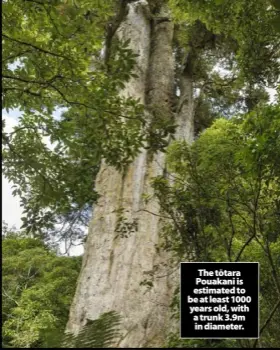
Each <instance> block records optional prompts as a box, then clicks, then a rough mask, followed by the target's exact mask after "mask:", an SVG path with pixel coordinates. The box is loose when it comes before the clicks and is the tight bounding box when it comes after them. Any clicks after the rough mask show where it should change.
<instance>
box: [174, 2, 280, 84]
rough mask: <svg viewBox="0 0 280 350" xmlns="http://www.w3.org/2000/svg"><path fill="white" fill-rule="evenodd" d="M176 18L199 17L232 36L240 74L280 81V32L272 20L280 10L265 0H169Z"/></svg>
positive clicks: (216, 31)
mask: <svg viewBox="0 0 280 350" xmlns="http://www.w3.org/2000/svg"><path fill="white" fill-rule="evenodd" d="M169 3H170V6H171V9H172V11H173V17H174V20H175V21H177V22H179V23H184V22H189V23H194V22H195V21H197V20H199V21H201V22H202V23H203V24H205V25H206V27H207V29H208V30H210V31H211V32H212V33H214V34H215V35H218V36H220V35H222V36H223V37H225V38H226V39H227V40H229V39H230V40H231V42H232V44H234V46H233V47H232V48H234V47H235V55H236V56H235V58H236V61H237V63H238V65H239V69H240V70H241V75H242V76H243V77H244V78H246V79H248V80H250V81H251V82H254V83H257V82H260V81H261V82H262V83H263V84H267V83H268V84H275V85H276V84H277V81H278V80H279V62H277V59H276V58H277V57H279V35H278V32H277V30H276V29H275V27H274V25H273V24H272V22H273V21H277V18H279V17H278V16H279V14H278V11H277V10H276V9H275V8H274V7H272V6H271V4H270V2H269V1H264V0H252V1H248V0H239V1H230V0H225V1H204V0H187V1H185V0H179V1H177V0H176V1H174V0H170V1H169Z"/></svg>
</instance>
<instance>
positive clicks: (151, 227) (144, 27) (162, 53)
mask: <svg viewBox="0 0 280 350" xmlns="http://www.w3.org/2000/svg"><path fill="white" fill-rule="evenodd" d="M147 13H149V10H148V4H147V2H146V1H145V0H140V1H137V2H133V3H130V4H129V11H128V14H127V16H126V18H125V20H124V21H123V23H122V24H121V26H120V28H119V29H118V31H117V35H118V36H119V37H120V38H123V39H128V38H130V39H131V48H132V49H133V50H134V51H135V52H136V53H138V54H139V57H138V59H137V67H136V68H135V69H136V73H137V74H138V76H139V77H138V78H132V79H131V80H130V82H129V83H128V84H127V86H126V88H125V89H124V90H123V91H122V92H121V93H122V94H123V95H124V96H132V97H135V98H140V101H141V102H142V103H143V104H145V106H146V107H147V111H149V106H161V108H162V110H163V111H164V113H165V114H167V115H169V116H170V118H172V117H174V116H172V112H171V108H170V106H171V98H172V91H173V80H174V55H173V53H172V38H173V24H172V22H171V21H169V20H162V21H154V20H151V19H150V18H149V16H147ZM159 15H160V17H161V18H168V16H169V13H168V10H166V9H164V8H162V10H161V13H160V14H159ZM185 83H186V86H185V90H184V91H185V92H184V93H185V94H188V93H189V94H190V96H189V100H188V103H189V102H190V101H191V96H192V91H191V88H189V87H188V86H187V82H185ZM184 104H185V105H187V104H186V100H185V102H184ZM185 108H188V107H185ZM190 114H191V113H190V111H188V117H187V118H188V120H189V121H188V122H186V118H185V119H184V118H183V109H181V112H180V113H179V114H178V121H181V120H182V123H183V125H184V126H182V127H181V129H180V130H181V131H180V135H181V136H182V137H184V130H183V129H184V128H186V127H189V128H190V131H188V130H185V132H186V135H187V138H190V139H191V136H190V135H191V134H192V130H193V129H192V121H191V118H190ZM147 118H152V117H151V116H150V115H149V112H147ZM163 171H164V154H163V153H161V152H158V153H156V154H153V155H151V154H149V151H148V150H147V149H143V150H142V151H141V152H140V153H139V155H138V157H137V158H136V159H135V160H134V162H133V163H132V164H131V165H130V166H129V167H128V169H127V170H126V172H125V173H121V172H118V171H117V170H116V169H114V168H112V167H110V166H107V165H106V164H105V163H103V164H102V166H101V169H100V172H99V174H98V178H97V180H96V190H97V191H98V193H99V194H100V199H99V201H98V203H97V205H96V206H95V210H94V215H93V220H92V222H91V223H90V228H89V233H88V237H87V242H86V247H85V254H84V257H83V265H82V270H81V273H80V277H79V280H78V285H77V290H76V294H75V297H74V301H73V304H72V307H71V310H70V317H69V322H68V325H67V330H68V331H70V332H77V331H78V330H79V329H80V328H81V326H82V325H84V323H85V321H86V319H96V318H98V317H99V316H100V315H101V314H102V313H104V312H107V311H110V310H115V311H118V312H120V314H121V315H122V319H123V322H122V334H123V338H122V340H121V341H120V343H119V344H117V346H118V347H156V346H160V345H162V344H163V340H164V337H165V336H166V334H167V332H168V331H169V330H170V309H169V304H170V301H171V298H172V295H173V291H174V287H175V283H174V278H175V280H176V279H178V271H176V272H175V275H173V276H172V275H170V274H168V271H167V270H166V267H164V265H163V264H162V263H164V262H167V261H168V258H169V257H168V255H167V253H166V252H158V251H157V249H156V247H157V245H158V243H159V240H160V237H159V230H160V227H161V225H162V221H161V220H160V208H159V204H158V203H157V201H156V200H155V199H153V200H151V201H149V202H148V203H147V204H145V202H144V200H143V194H148V195H151V196H152V195H153V190H152V187H151V185H150V182H151V180H152V178H153V177H155V176H158V175H162V174H163ZM120 209H122V213H123V216H124V217H125V219H126V222H127V223H131V224H133V223H135V222H137V229H135V231H134V232H131V233H130V234H129V235H128V237H127V238H122V237H121V236H120V235H117V233H116V232H115V229H116V225H117V223H118V218H119V216H118V215H119V214H118V212H117V211H118V210H120ZM151 271H156V273H155V274H154V275H153V277H152V279H153V287H152V288H151V289H150V290H148V291H147V290H146V288H145V287H144V286H140V283H141V282H142V281H143V280H144V279H145V278H147V276H150V275H149V274H150V272H151Z"/></svg>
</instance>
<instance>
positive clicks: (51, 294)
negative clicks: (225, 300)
mask: <svg viewBox="0 0 280 350" xmlns="http://www.w3.org/2000/svg"><path fill="white" fill-rule="evenodd" d="M132 2H133V1H125V0H122V1H115V0H107V1H99V0H80V1H75V0H63V1H62V0H46V1H42V0H6V1H5V2H3V4H2V8H3V33H2V43H3V58H2V77H3V98H2V100H3V108H4V109H5V111H7V112H9V110H13V109H16V108H18V109H19V110H20V112H21V115H20V117H19V120H18V124H17V126H16V127H15V128H14V130H13V131H12V132H9V133H8V132H6V131H5V120H3V122H2V143H3V147H2V155H3V163H2V164H3V173H4V176H5V177H6V178H7V179H8V180H9V181H10V182H11V183H12V184H13V188H14V192H13V194H14V195H17V196H19V197H20V200H21V206H22V207H23V218H22V221H23V225H22V227H21V228H20V230H18V229H11V228H8V227H7V225H5V223H3V224H2V231H3V233H2V251H3V264H2V272H3V278H2V309H3V311H2V338H3V347H15V348H16V347H18V348H20V347H23V348H24V347H27V348H28V347H34V348H51V347H55V346H58V347H67V346H68V347H109V346H111V345H112V344H116V343H115V342H116V339H118V337H119V333H118V326H119V324H120V322H121V318H120V316H119V315H118V314H117V313H115V312H114V310H112V312H109V313H107V314H104V315H102V316H101V317H100V318H99V319H97V320H93V321H92V322H90V323H88V325H87V326H86V327H84V329H83V330H82V331H81V332H80V334H78V336H77V337H74V336H70V335H66V336H65V335H64V331H65V327H66V324H67V321H68V315H69V309H70V305H71V303H72V299H73V297H74V293H75V290H76V283H77V279H78V276H79V272H80V270H81V268H82V257H73V256H64V255H63V254H61V251H60V247H61V244H62V243H63V242H64V243H65V242H66V246H67V247H68V249H69V247H70V246H71V244H76V243H86V240H87V236H86V235H85V234H84V228H85V227H87V226H88V224H89V221H90V216H91V211H92V208H94V205H95V203H96V201H97V199H98V198H99V194H98V193H97V192H96V191H95V187H94V184H95V179H96V176H97V174H98V171H99V169H100V164H101V161H102V160H105V161H106V162H107V164H109V165H111V166H113V167H115V168H116V169H118V170H119V171H125V170H126V169H127V167H128V165H129V164H130V163H131V162H132V161H133V159H135V157H136V156H137V154H138V153H139V152H140V150H141V149H142V148H143V147H145V148H147V149H148V150H149V152H151V154H153V153H157V152H164V153H165V154H166V169H165V172H164V174H163V176H157V177H155V178H153V182H152V187H153V189H154V195H153V197H155V198H157V200H158V202H159V203H160V207H161V217H162V222H163V229H162V230H161V240H160V242H161V243H160V244H159V246H158V249H161V250H164V251H167V252H169V256H170V260H169V261H168V262H166V263H167V265H168V268H169V269H170V271H172V270H174V269H176V268H177V267H178V264H179V262H180V261H190V260H191V261H216V262H222V261H231V262H234V261H235V262H237V261H258V262H260V269H261V271H260V274H261V280H260V334H261V336H260V339H259V340H248V339H239V340H182V339H180V336H179V333H176V332H171V331H170V332H169V333H168V334H165V342H163V343H162V344H161V347H185V348H188V347H190V348H192V347H198V348H204V347H210V348H215V347H221V348H231V347H244V348H261V347H267V348H278V347H280V333H279V324H280V88H279V77H280V1H279V0H271V1H268V0H236V1H234V2H233V1H230V0H209V1H207V0H170V1H169V2H168V6H169V8H170V11H171V14H172V22H173V23H174V28H175V29H174V37H173V55H174V57H175V58H176V66H175V77H174V86H173V90H174V94H173V96H172V109H173V111H174V113H177V114H178V113H180V110H181V109H182V108H183V103H185V102H186V101H185V100H184V93H183V92H184V87H182V85H181V81H180V79H179V76H180V73H181V72H182V70H183V71H184V72H186V71H188V73H189V72H190V76H191V80H192V84H193V90H192V91H193V101H192V102H190V101H189V103H192V104H193V107H194V140H193V142H192V143H191V144H190V143H188V142H186V141H182V140H175V137H174V134H175V130H176V121H175V118H173V119H172V118H166V115H165V110H164V108H162V109H160V108H158V107H157V106H154V108H153V110H152V111H151V113H152V115H153V118H152V120H151V121H149V122H147V120H146V119H145V111H144V109H145V108H144V106H143V105H142V104H141V103H140V101H138V100H137V99H133V98H130V97H124V96H121V95H120V90H121V89H123V88H124V86H125V84H127V82H128V81H129V80H130V79H131V78H137V77H136V75H135V72H134V66H135V63H136V59H137V55H135V53H133V51H132V50H131V49H130V43H129V41H121V40H114V34H115V32H116V31H117V29H118V26H119V25H120V23H121V21H122V20H123V18H124V16H125V14H124V12H123V11H125V6H126V5H127V4H128V3H132ZM163 2H164V3H165V1H163V0H153V1H149V5H150V8H151V13H152V16H154V17H153V18H152V21H165V19H164V18H159V17H155V16H156V13H157V12H156V8H157V6H159V4H161V3H163ZM154 9H155V10H154ZM153 11H154V12H153ZM149 16H151V14H149ZM54 113H56V115H58V114H59V117H57V116H54ZM143 200H144V201H146V202H149V201H150V200H151V198H150V194H146V195H143ZM135 225H136V226H137V223H136V222H133V223H127V222H126V221H125V218H124V217H123V216H122V213H121V212H120V216H119V222H118V226H117V227H116V232H118V235H120V236H121V237H122V238H124V239H125V238H126V237H127V236H129V235H130V234H132V233H133V232H134V234H135V231H137V229H135V227H136V226H135ZM136 234H137V232H136ZM153 280H154V275H153V272H151V273H150V275H149V276H143V281H142V282H141V286H142V288H144V289H145V288H147V289H149V288H152V286H153ZM175 287H176V288H175V293H174V297H173V300H172V303H171V304H170V308H171V310H172V317H173V319H174V322H179V287H178V288H177V286H175Z"/></svg>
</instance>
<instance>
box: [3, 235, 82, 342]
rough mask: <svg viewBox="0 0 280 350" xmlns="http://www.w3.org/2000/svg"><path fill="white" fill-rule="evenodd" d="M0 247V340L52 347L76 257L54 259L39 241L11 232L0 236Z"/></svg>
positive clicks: (72, 283) (77, 267)
mask: <svg viewBox="0 0 280 350" xmlns="http://www.w3.org/2000/svg"><path fill="white" fill-rule="evenodd" d="M2 246H3V266H2V273H3V280H2V281H3V284H2V307H3V317H2V327H3V340H4V342H5V343H7V344H10V345H13V346H15V347H53V346H55V342H57V339H58V338H59V337H61V335H62V334H63V332H64V329H65V325H66V322H67V319H68V312H69V307H70V303H71V301H72V298H73V295H74V292H75V286H76V280H77V277H78V273H79V270H80V266H81V258H80V257H78V258H77V257H72V258H69V257H62V256H57V255H56V254H55V253H54V252H53V251H51V250H50V249H49V248H47V246H46V245H45V244H44V243H43V242H42V241H40V240H38V239H34V238H29V237H26V236H24V235H19V234H13V233H9V234H8V235H6V236H4V238H3V240H2ZM56 344H57V343H56Z"/></svg>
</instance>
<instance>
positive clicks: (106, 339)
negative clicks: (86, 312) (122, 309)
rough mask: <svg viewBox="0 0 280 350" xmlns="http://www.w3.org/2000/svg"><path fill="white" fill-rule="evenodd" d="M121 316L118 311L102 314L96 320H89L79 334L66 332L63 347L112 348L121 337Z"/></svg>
mask: <svg viewBox="0 0 280 350" xmlns="http://www.w3.org/2000/svg"><path fill="white" fill-rule="evenodd" d="M120 322H121V316H120V315H119V314H118V313H117V312H116V311H109V312H106V313H104V314H102V315H101V316H100V317H99V318H98V319H96V320H87V323H86V325H85V326H84V327H83V328H82V329H81V330H80V332H79V333H78V334H77V335H74V334H72V333H66V334H65V335H64V337H63V340H62V346H61V347H63V348H110V347H112V346H114V344H115V343H116V340H117V339H118V338H119V337H120V331H119V325H120Z"/></svg>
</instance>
